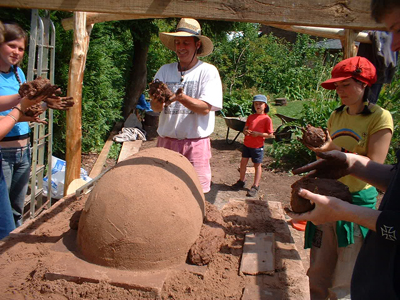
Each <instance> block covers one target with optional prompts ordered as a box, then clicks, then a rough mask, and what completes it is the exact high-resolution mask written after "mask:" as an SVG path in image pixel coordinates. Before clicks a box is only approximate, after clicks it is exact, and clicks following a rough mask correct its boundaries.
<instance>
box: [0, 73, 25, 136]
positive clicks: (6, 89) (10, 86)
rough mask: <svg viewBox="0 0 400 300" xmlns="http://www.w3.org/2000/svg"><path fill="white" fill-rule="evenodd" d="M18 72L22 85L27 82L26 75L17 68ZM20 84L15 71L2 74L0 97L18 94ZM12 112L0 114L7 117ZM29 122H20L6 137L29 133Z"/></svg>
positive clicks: (7, 111) (0, 75)
mask: <svg viewBox="0 0 400 300" xmlns="http://www.w3.org/2000/svg"><path fill="white" fill-rule="evenodd" d="M17 72H18V75H19V78H20V80H21V82H22V83H24V82H25V81H26V78H25V74H24V72H22V70H21V69H20V68H18V67H17ZM18 91H19V82H18V80H17V77H16V76H15V74H14V70H11V72H8V73H0V96H8V95H14V94H18ZM10 112H11V109H9V110H6V111H2V112H0V115H1V116H5V115H7V114H9V113H10ZM29 131H30V130H29V123H28V122H18V123H16V124H15V126H14V127H13V128H12V129H11V130H10V132H9V133H8V134H7V135H6V137H13V136H19V135H24V134H27V133H29Z"/></svg>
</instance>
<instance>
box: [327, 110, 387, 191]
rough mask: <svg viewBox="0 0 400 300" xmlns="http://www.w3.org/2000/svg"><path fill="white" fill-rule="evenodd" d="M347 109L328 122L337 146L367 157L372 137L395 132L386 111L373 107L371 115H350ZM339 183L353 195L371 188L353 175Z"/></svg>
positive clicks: (333, 115) (341, 179) (332, 115)
mask: <svg viewBox="0 0 400 300" xmlns="http://www.w3.org/2000/svg"><path fill="white" fill-rule="evenodd" d="M347 109H348V107H347V106H345V107H344V108H343V110H342V111H341V112H336V111H334V112H333V113H332V114H331V116H330V118H329V120H328V130H329V133H330V135H331V137H332V140H333V142H334V143H335V145H337V146H339V147H343V148H345V149H346V150H348V151H350V152H355V153H358V154H360V155H364V156H366V155H367V150H368V148H367V147H368V141H369V137H370V136H371V135H373V134H374V133H375V132H377V131H379V130H382V129H390V130H391V131H392V132H393V118H392V115H391V114H390V112H389V111H387V110H386V109H383V108H381V107H379V106H378V105H373V106H372V107H370V110H371V112H372V113H371V114H369V115H361V114H358V115H349V114H348V112H347ZM339 181H340V182H342V183H344V184H346V185H347V186H348V187H349V189H350V192H352V193H353V192H358V191H361V190H363V189H367V188H369V187H371V185H369V184H368V183H366V182H364V181H362V180H360V179H357V178H355V177H353V176H351V175H348V176H344V177H342V178H340V179H339Z"/></svg>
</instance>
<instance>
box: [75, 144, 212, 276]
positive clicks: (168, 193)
mask: <svg viewBox="0 0 400 300" xmlns="http://www.w3.org/2000/svg"><path fill="white" fill-rule="evenodd" d="M204 205H205V204H204V195H203V192H202V189H201V185H200V182H199V180H198V178H197V175H196V173H195V171H194V168H193V166H192V165H191V163H190V162H189V161H188V160H187V159H186V158H185V157H184V156H182V155H181V154H179V153H177V152H174V151H170V150H167V149H164V148H150V149H146V150H143V151H140V152H139V153H138V154H136V155H133V156H131V157H129V158H128V159H126V160H124V161H122V162H120V163H119V164H117V165H116V166H115V167H114V168H113V169H111V170H110V171H109V172H107V173H106V174H105V175H104V176H103V177H102V178H101V179H100V180H99V181H98V182H97V184H96V186H95V187H94V189H93V190H92V192H91V193H90V196H89V198H88V200H87V202H86V204H85V208H84V209H83V211H82V215H81V217H80V220H79V228H78V238H77V243H78V247H79V249H80V251H81V253H82V254H83V256H84V257H85V258H86V259H87V260H88V261H90V262H93V263H95V264H99V265H103V266H109V267H114V268H119V269H131V270H140V271H146V270H154V269H162V268H166V267H169V266H173V265H176V264H180V263H184V262H185V260H186V257H187V253H188V251H189V249H190V247H191V246H192V244H193V243H194V242H195V241H196V239H197V238H198V236H199V233H200V229H201V226H202V223H203V217H204Z"/></svg>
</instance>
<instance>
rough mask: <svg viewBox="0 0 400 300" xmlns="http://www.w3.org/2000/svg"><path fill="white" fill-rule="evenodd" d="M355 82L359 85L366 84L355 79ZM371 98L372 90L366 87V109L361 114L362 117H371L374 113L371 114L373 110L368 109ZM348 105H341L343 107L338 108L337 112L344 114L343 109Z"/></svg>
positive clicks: (364, 96)
mask: <svg viewBox="0 0 400 300" xmlns="http://www.w3.org/2000/svg"><path fill="white" fill-rule="evenodd" d="M353 80H354V81H355V82H357V83H359V84H365V83H363V82H361V81H360V80H357V79H355V78H353ZM370 96H371V88H370V87H369V86H368V85H367V86H366V87H365V89H364V95H363V99H362V100H363V103H365V105H364V109H363V111H362V112H361V114H362V115H365V116H367V115H370V114H371V113H372V112H371V110H370V109H369V108H368V105H369V97H370ZM345 106H346V105H341V106H339V107H338V108H336V109H335V111H336V112H342V111H343V108H344V107H345Z"/></svg>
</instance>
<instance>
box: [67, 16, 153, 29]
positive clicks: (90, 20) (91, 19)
mask: <svg viewBox="0 0 400 300" xmlns="http://www.w3.org/2000/svg"><path fill="white" fill-rule="evenodd" d="M149 18H151V17H149V16H146V15H132V14H128V15H127V14H123V15H120V14H106V13H86V23H87V24H96V23H102V22H108V21H121V20H139V19H149ZM61 24H62V26H63V28H64V29H65V30H72V29H74V18H67V19H63V20H61Z"/></svg>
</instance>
